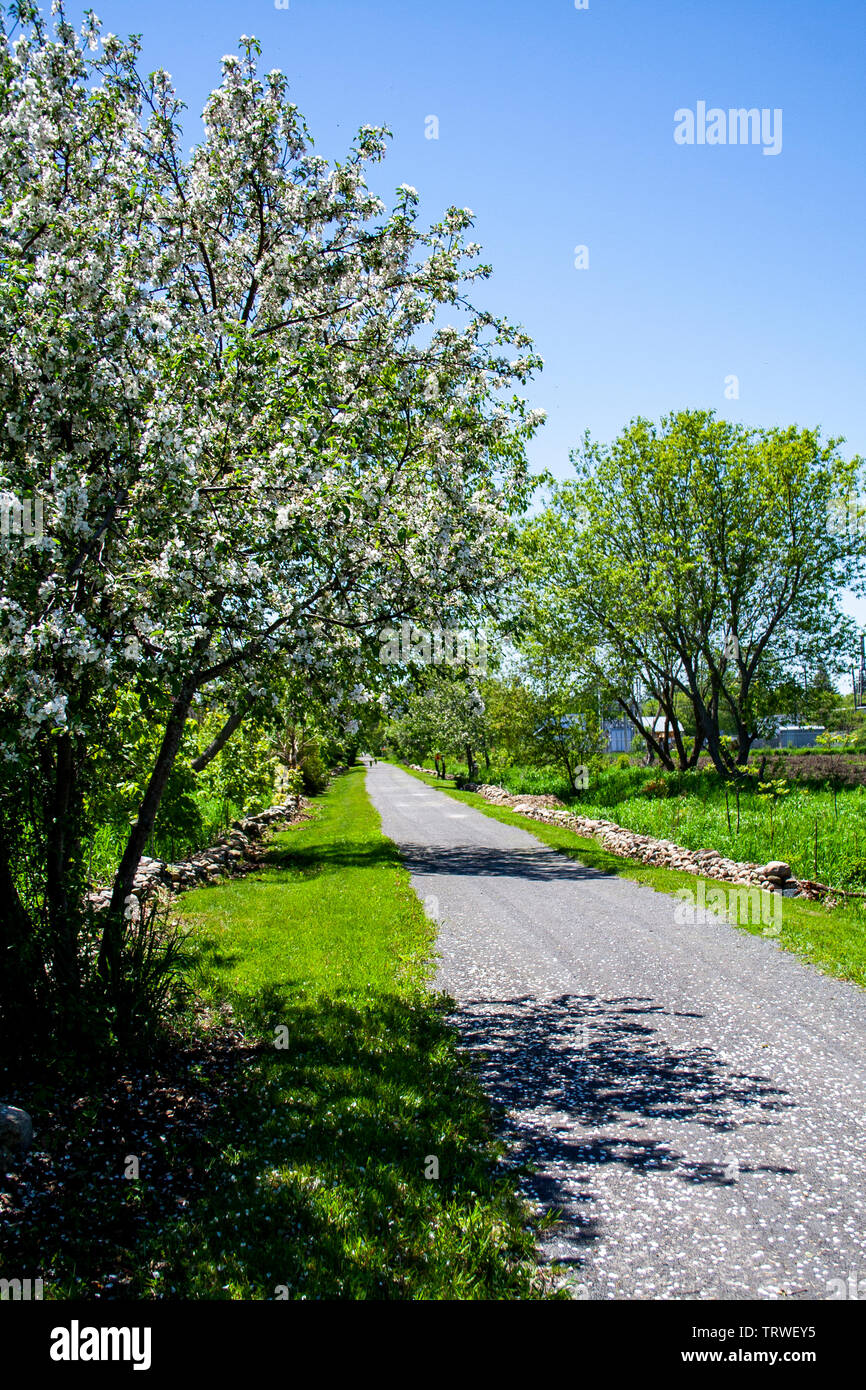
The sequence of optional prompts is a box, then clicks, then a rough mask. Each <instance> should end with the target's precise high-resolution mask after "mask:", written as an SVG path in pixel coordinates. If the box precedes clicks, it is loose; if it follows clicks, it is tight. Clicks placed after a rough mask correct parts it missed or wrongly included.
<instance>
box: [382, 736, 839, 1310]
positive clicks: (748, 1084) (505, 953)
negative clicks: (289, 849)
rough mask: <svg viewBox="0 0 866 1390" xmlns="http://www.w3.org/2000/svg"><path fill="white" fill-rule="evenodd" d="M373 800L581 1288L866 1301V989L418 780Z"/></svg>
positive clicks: (551, 1241) (460, 1015)
mask: <svg viewBox="0 0 866 1390" xmlns="http://www.w3.org/2000/svg"><path fill="white" fill-rule="evenodd" d="M367 788H368V791H369V793H370V795H371V797H372V800H373V802H374V804H375V806H376V808H377V810H378V811H379V812H380V814H381V816H382V824H383V829H384V832H385V834H386V835H388V836H390V838H391V839H393V840H394V841H395V842H396V843H397V845H398V846H399V847H400V849H401V851H402V854H403V856H404V859H405V862H406V864H407V867H408V868H409V869H410V870H411V873H412V881H413V884H414V887H415V889H416V891H417V893H418V894H419V896H420V897H421V898H422V899H427V900H428V902H427V908H428V912H429V913H430V915H431V916H433V917H435V918H436V919H437V920H438V921H439V922H440V923H441V928H440V935H439V942H438V949H439V951H440V953H441V966H440V971H439V984H440V986H441V987H442V988H443V989H447V990H448V991H449V992H450V993H451V994H453V995H454V996H455V998H456V999H457V1001H458V1007H457V1014H456V1021H457V1023H458V1025H459V1027H460V1030H461V1033H462V1036H463V1040H464V1043H465V1045H466V1047H467V1048H469V1049H472V1050H477V1051H480V1052H482V1053H484V1054H486V1055H487V1060H486V1061H484V1060H482V1061H481V1062H480V1069H481V1073H482V1076H483V1078H484V1083H485V1085H486V1087H487V1089H488V1092H489V1094H490V1095H491V1096H492V1098H493V1099H494V1100H495V1101H496V1102H497V1103H498V1104H500V1105H501V1106H503V1107H504V1109H505V1112H506V1113H505V1119H504V1128H505V1137H506V1138H507V1139H508V1140H509V1142H510V1143H511V1144H512V1145H513V1152H514V1155H515V1157H516V1160H517V1161H529V1162H531V1163H532V1164H534V1165H535V1168H536V1170H537V1171H536V1173H535V1175H534V1176H533V1177H532V1178H531V1179H529V1180H528V1182H527V1183H525V1187H526V1190H527V1191H528V1193H529V1194H530V1195H532V1196H533V1197H535V1198H536V1199H538V1200H540V1201H542V1202H543V1203H544V1204H545V1205H547V1206H549V1207H558V1208H561V1209H562V1212H563V1218H564V1219H563V1222H562V1224H561V1225H560V1226H559V1227H557V1228H556V1229H555V1230H554V1231H553V1232H552V1233H550V1234H549V1236H548V1237H547V1238H546V1240H545V1243H544V1246H543V1256H544V1257H545V1258H546V1259H555V1260H558V1261H560V1262H562V1263H564V1264H565V1265H567V1266H569V1268H570V1272H571V1273H572V1275H573V1280H574V1285H575V1290H576V1293H577V1296H579V1297H589V1298H599V1299H601V1298H603V1299H610V1298H620V1299H642V1298H643V1299H653V1298H665V1299H678V1298H683V1299H686V1298H687V1299H718V1298H721V1299H738V1298H767V1299H774V1298H784V1297H789V1298H799V1299H826V1298H828V1297H829V1296H831V1294H835V1295H836V1296H839V1294H840V1289H839V1287H838V1286H836V1287H835V1288H834V1287H833V1286H829V1287H828V1285H829V1281H831V1280H834V1279H838V1280H846V1281H847V1280H848V1279H849V1277H851V1276H853V1277H854V1278H855V1279H857V1278H858V1277H859V1278H862V1280H863V1284H862V1295H863V1296H866V1224H864V1209H866V1201H864V1186H866V1180H864V1161H866V993H864V992H862V991H861V990H859V989H858V988H857V987H856V986H854V985H848V984H844V983H841V982H839V981H834V980H830V979H827V978H825V977H823V976H821V975H819V974H818V973H817V972H816V971H814V970H812V969H810V968H809V967H808V966H806V965H803V964H802V963H801V962H800V961H798V960H797V959H796V958H795V957H794V956H792V955H790V954H789V953H787V952H784V951H781V950H779V949H778V947H776V946H775V945H774V944H773V942H772V941H770V940H765V939H763V938H761V937H753V936H750V935H749V934H748V933H746V932H742V931H738V930H737V929H736V928H735V927H731V926H728V925H727V924H726V923H724V922H721V921H717V920H716V919H711V921H710V924H709V925H705V926H682V925H678V924H677V923H676V922H675V920H674V907H675V900H674V899H673V898H671V897H669V896H667V895H664V894H660V893H655V892H653V890H652V889H650V888H647V887H644V886H643V885H640V884H636V883H631V882H628V881H627V880H625V879H617V878H606V877H604V876H603V875H601V874H599V873H597V872H596V871H594V870H592V869H587V868H584V867H583V866H581V865H579V864H576V863H574V862H573V861H571V860H569V859H567V858H566V857H565V856H564V855H560V854H557V853H556V852H555V851H554V850H551V849H548V848H547V847H546V846H545V845H542V844H540V842H539V841H538V840H537V839H535V837H534V836H532V835H531V834H529V833H528V832H527V831H524V830H518V829H516V828H514V827H512V826H507V825H503V824H501V823H499V822H498V821H495V820H493V819H491V818H490V817H488V816H485V815H483V814H482V813H481V812H480V811H476V810H474V809H472V808H470V807H468V806H464V805H461V804H460V803H459V802H457V801H455V800H454V799H453V798H451V797H449V796H446V795H445V794H444V793H443V792H440V791H436V790H435V789H432V788H427V787H425V786H424V784H423V783H421V782H419V781H418V780H417V779H416V778H414V777H411V776H409V774H408V773H405V772H402V771H401V770H399V769H397V768H394V767H391V766H389V765H387V764H381V763H380V764H377V765H376V766H375V767H373V768H371V769H370V771H369V772H368V774H367ZM579 1286H582V1287H579ZM578 1287H579V1291H578Z"/></svg>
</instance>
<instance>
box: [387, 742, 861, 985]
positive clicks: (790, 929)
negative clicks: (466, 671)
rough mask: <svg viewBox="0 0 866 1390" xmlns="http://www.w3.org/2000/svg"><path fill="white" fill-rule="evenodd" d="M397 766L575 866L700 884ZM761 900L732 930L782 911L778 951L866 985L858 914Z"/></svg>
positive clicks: (664, 889) (658, 883) (642, 879)
mask: <svg viewBox="0 0 866 1390" xmlns="http://www.w3.org/2000/svg"><path fill="white" fill-rule="evenodd" d="M396 765H397V766H399V767H402V768H403V770H404V771H405V772H409V773H410V775H411V776H413V777H417V778H418V779H419V781H422V782H426V783H427V784H428V786H432V787H438V788H439V789H440V790H441V791H445V792H447V794H448V795H449V796H451V797H453V798H454V799H455V800H456V801H462V802H464V803H465V804H466V805H468V806H474V807H476V809H477V810H479V811H481V812H482V814H484V815H486V816H490V817H491V818H492V819H493V820H499V821H502V822H504V823H505V824H506V825H517V826H520V827H521V829H524V830H529V831H530V832H531V833H532V834H533V835H535V836H536V838H537V839H539V840H541V841H542V843H543V844H546V845H550V846H552V848H554V849H558V850H561V851H562V852H563V853H564V854H568V855H570V856H571V857H572V858H573V859H577V860H579V861H580V863H582V864H586V865H587V866H588V867H589V868H594V869H599V870H601V871H602V872H604V873H609V874H616V875H619V876H620V877H622V878H629V879H633V880H635V881H636V882H638V883H645V884H646V885H647V886H648V887H650V888H653V889H655V890H656V891H657V892H660V893H669V894H673V893H675V892H676V891H677V890H678V889H682V888H687V889H689V891H690V892H695V889H696V884H697V881H698V880H697V877H696V875H694V874H689V873H684V872H682V871H680V870H678V869H666V868H659V867H655V866H653V865H647V864H642V863H641V862H640V861H638V860H633V859H622V858H620V857H619V856H618V855H614V854H610V853H609V852H608V851H607V850H605V849H603V848H602V847H601V845H600V844H599V843H598V841H597V840H595V839H587V838H586V837H585V836H580V835H576V834H575V833H574V831H572V830H568V829H566V828H565V827H563V826H558V825H547V824H545V823H544V822H543V821H536V820H532V819H531V818H529V817H527V816H519V815H515V813H514V812H513V811H511V810H508V809H507V808H506V807H501V806H495V805H492V804H491V803H490V802H488V801H485V800H484V799H483V797H481V796H479V795H478V793H477V792H462V791H456V790H455V789H454V783H453V781H451V780H448V779H446V780H444V781H442V780H440V779H437V778H436V777H430V776H427V774H426V773H421V772H416V771H414V770H413V769H412V768H408V767H406V766H405V764H403V763H397V764H396ZM574 809H575V810H576V811H577V812H578V813H579V814H583V813H584V812H583V810H582V807H577V806H576V807H574ZM590 814H591V813H590ZM602 817H603V818H605V819H608V820H613V819H615V817H614V816H612V815H611V813H610V811H605V812H603V813H601V814H600V818H602ZM647 833H655V832H647ZM664 838H669V839H674V838H675V837H674V836H673V835H668V836H665V837H664ZM693 838H694V837H693ZM684 842H685V841H684V839H683V838H681V839H680V843H684ZM703 846H704V847H706V848H708V849H710V848H712V849H718V848H720V847H719V846H718V845H716V844H714V843H713V842H712V841H711V840H704V841H703ZM699 847H701V846H699V845H696V846H695V848H699ZM705 883H706V885H707V891H709V890H710V889H711V888H712V887H718V884H717V882H716V880H712V879H708V880H705ZM761 898H762V900H763V908H764V913H763V915H764V922H756V921H752V920H747V921H742V920H737V921H735V922H734V923H733V925H735V926H737V927H738V928H739V929H741V930H743V931H748V932H750V933H751V934H752V935H763V934H764V933H765V923H766V922H767V921H768V920H769V919H770V918H771V915H772V914H771V911H770V910H769V909H770V908H773V909H774V910H775V911H776V912H778V911H779V910H781V923H780V925H779V931H778V935H775V932H774V939H775V940H776V942H777V944H778V945H779V946H781V947H783V949H785V950H787V951H792V952H794V953H795V954H796V955H798V956H801V957H802V958H803V959H804V960H806V961H808V962H809V963H810V964H811V965H813V966H815V967H816V968H817V969H819V970H821V971H822V972H823V973H825V974H828V975H834V976H836V977H837V978H838V979H841V980H851V981H853V982H854V983H855V984H858V985H866V920H864V915H863V910H862V908H860V907H857V906H851V907H837V908H833V909H832V910H831V909H829V908H825V907H822V906H821V904H820V903H813V902H808V901H806V900H804V899H794V898H783V899H782V900H781V902H780V903H778V902H777V903H770V900H769V895H768V894H761ZM732 901H733V900H732ZM672 910H673V904H672ZM776 921H778V918H777V919H776Z"/></svg>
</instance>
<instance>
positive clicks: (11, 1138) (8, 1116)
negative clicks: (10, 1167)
mask: <svg viewBox="0 0 866 1390" xmlns="http://www.w3.org/2000/svg"><path fill="white" fill-rule="evenodd" d="M32 1143H33V1123H32V1121H31V1119H30V1116H29V1115H28V1114H27V1111H26V1110H19V1109H18V1106H17V1105H3V1104H0V1173H3V1172H5V1171H6V1167H7V1164H8V1162H9V1160H10V1159H15V1158H20V1157H23V1156H24V1155H25V1154H26V1153H27V1151H28V1149H29V1148H30V1145H31V1144H32Z"/></svg>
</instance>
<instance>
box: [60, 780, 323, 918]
mask: <svg viewBox="0 0 866 1390" xmlns="http://www.w3.org/2000/svg"><path fill="white" fill-rule="evenodd" d="M308 805H309V802H308V800H307V799H306V797H302V796H292V797H289V799H288V800H287V801H284V802H283V803H282V804H281V805H279V806H270V807H268V809H267V810H266V811H260V812H259V814H258V815H255V816H244V818H243V819H242V820H236V821H232V824H231V830H230V831H229V833H228V834H227V835H224V836H223V837H222V839H220V840H217V842H216V844H215V845H211V846H210V848H209V849H202V850H199V851H198V852H197V853H196V854H193V855H191V856H190V858H189V859H184V860H181V861H180V862H179V863H177V864H166V863H165V862H164V861H163V860H162V859H149V858H147V857H146V856H144V857H143V858H142V860H141V863H140V864H139V866H138V872H137V874H136V875H135V883H134V885H133V893H132V898H131V900H130V899H127V908H128V909H130V910H131V911H132V912H133V913H134V912H135V911H136V909H137V908H138V906H139V904H140V903H142V902H146V901H147V900H148V899H150V898H153V897H155V896H163V897H168V896H171V895H173V894H175V893H183V892H185V891H186V890H187V889H188V888H198V887H200V886H201V885H202V884H205V883H218V882H219V881H220V879H222V878H225V877H227V876H228V877H236V876H238V875H239V874H245V873H248V872H249V870H250V869H252V868H255V867H256V865H257V864H259V863H260V862H261V860H262V858H263V850H264V841H265V835H266V832H267V831H268V830H272V829H275V828H277V827H278V826H279V825H281V824H282V825H287V824H289V823H291V822H292V821H296V820H298V819H300V818H301V817H302V816H303V813H304V807H306V806H308ZM88 901H89V902H90V903H92V905H93V906H94V908H95V909H96V911H97V912H99V911H102V910H103V909H104V908H106V907H108V904H109V903H110V901H111V888H110V886H109V887H105V888H97V889H96V890H94V892H92V893H90V894H88Z"/></svg>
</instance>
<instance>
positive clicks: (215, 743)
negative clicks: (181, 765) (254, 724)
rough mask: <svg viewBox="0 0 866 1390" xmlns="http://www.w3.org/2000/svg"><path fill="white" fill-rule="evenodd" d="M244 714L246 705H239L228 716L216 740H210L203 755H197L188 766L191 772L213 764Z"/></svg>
mask: <svg viewBox="0 0 866 1390" xmlns="http://www.w3.org/2000/svg"><path fill="white" fill-rule="evenodd" d="M246 712H247V710H246V705H239V706H238V708H237V709H236V710H235V712H234V714H230V715H229V717H228V719H227V720H226V722H225V724H223V726H222V728H221V729H220V731H219V733H218V734H217V736H216V738H215V739H212V740H211V742H210V743H209V744H208V746H207V748H206V749H205V750H204V752H203V753H199V755H198V757H197V758H193V760H192V763H191V764H190V766H191V767H192V770H193V772H203V771H204V769H205V768H206V767H207V765H208V763H210V762H213V760H214V758H215V757H216V755H217V753H219V752H221V751H222V749H223V748H225V746H226V744H227V743H228V741H229V739H230V738H231V736H232V734H233V733H234V731H235V729H237V727H238V726H239V725H240V724H241V723H242V722H243V718H244V715H245V714H246Z"/></svg>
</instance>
